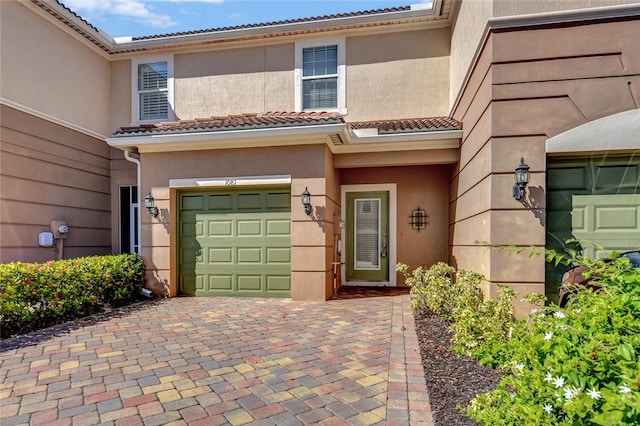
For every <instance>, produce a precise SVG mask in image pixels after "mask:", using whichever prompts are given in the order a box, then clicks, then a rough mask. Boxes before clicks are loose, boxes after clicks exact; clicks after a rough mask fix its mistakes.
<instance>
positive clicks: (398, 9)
mask: <svg viewBox="0 0 640 426" xmlns="http://www.w3.org/2000/svg"><path fill="white" fill-rule="evenodd" d="M408 10H411V6H399V7H389V8H384V9H373V10H364V11H360V12H348V13H336V14H331V15H323V16H315V17H311V18H297V19H287V20H282V21H273V22H262V23H256V24H244V25H237V26H229V27H219V28H210V29H204V30H195V31H181V32H175V33H167V34H154V35H150V36H142V37H133V41H139V40H152V39H156V38H165V37H174V36H184V35H192V34H204V33H213V32H220V31H230V30H242V29H247V28H259V27H272V26H276V25H285V24H297V23H303V22H314V21H324V20H327V19H337V18H351V17H356V16H366V15H376V14H380V13H390V12H403V11H408Z"/></svg>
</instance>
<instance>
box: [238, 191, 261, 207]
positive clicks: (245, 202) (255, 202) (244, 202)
mask: <svg viewBox="0 0 640 426" xmlns="http://www.w3.org/2000/svg"><path fill="white" fill-rule="evenodd" d="M261 195H262V194H261V193H259V192H258V193H253V194H238V198H237V205H236V208H237V209H238V210H242V209H261V208H262V202H261V201H262V200H261V198H262V197H261Z"/></svg>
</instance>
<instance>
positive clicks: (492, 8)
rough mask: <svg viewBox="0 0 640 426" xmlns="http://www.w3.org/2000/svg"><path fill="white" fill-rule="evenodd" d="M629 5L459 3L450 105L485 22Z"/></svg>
mask: <svg viewBox="0 0 640 426" xmlns="http://www.w3.org/2000/svg"><path fill="white" fill-rule="evenodd" d="M632 3H637V0H526V1H515V0H460V2H459V3H458V4H457V10H456V14H455V16H454V19H453V24H452V26H451V68H450V73H449V76H450V83H449V87H450V89H449V101H450V105H451V106H453V103H454V102H455V100H456V97H457V96H458V93H459V92H460V89H461V86H462V84H463V82H464V78H465V75H466V73H467V71H468V70H469V67H470V66H471V62H472V60H473V56H474V54H475V52H476V49H477V48H478V47H479V44H480V43H481V42H482V40H481V38H482V35H483V33H484V30H485V28H486V23H487V20H488V19H489V18H496V17H505V16H519V15H528V14H534V13H545V12H556V11H565V10H577V9H588V8H594V7H605V6H615V5H623V4H632Z"/></svg>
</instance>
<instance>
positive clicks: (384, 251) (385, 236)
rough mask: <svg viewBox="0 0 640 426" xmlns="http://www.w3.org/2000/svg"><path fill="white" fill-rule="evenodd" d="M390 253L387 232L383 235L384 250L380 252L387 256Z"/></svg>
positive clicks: (381, 254)
mask: <svg viewBox="0 0 640 426" xmlns="http://www.w3.org/2000/svg"><path fill="white" fill-rule="evenodd" d="M388 254H389V253H388V252H387V234H385V235H384V237H382V251H381V252H380V257H382V258H385V257H387V255H388Z"/></svg>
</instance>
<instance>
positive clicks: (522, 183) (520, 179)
mask: <svg viewBox="0 0 640 426" xmlns="http://www.w3.org/2000/svg"><path fill="white" fill-rule="evenodd" d="M530 177H531V176H530V174H529V166H527V165H526V164H525V162H524V158H520V164H518V166H517V167H516V174H515V181H516V182H515V183H514V184H513V198H515V199H516V200H518V201H520V200H521V199H522V197H524V189H525V188H526V187H527V184H528V183H529V178H530Z"/></svg>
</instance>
